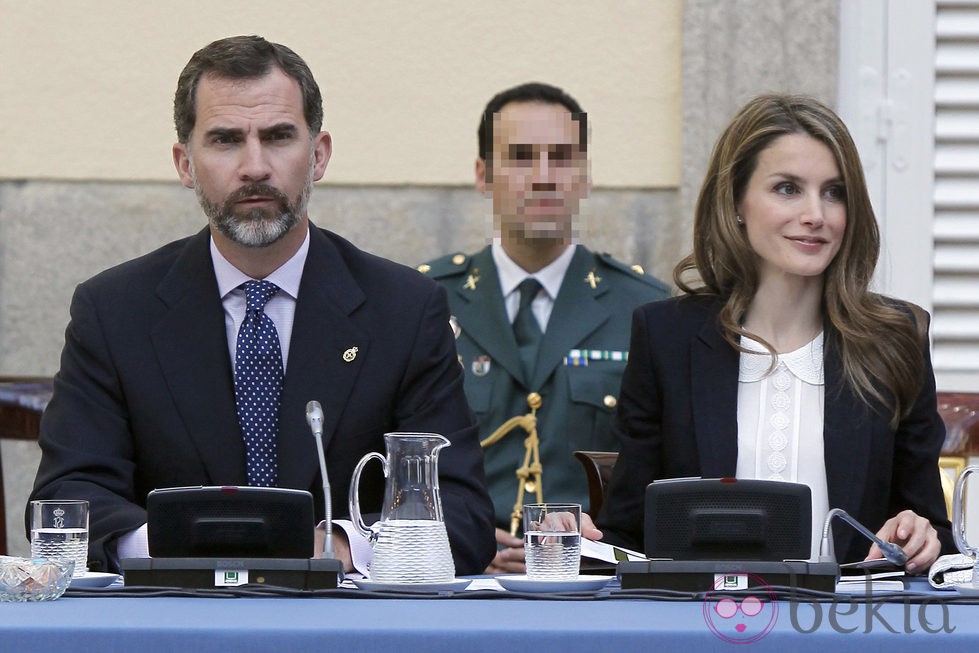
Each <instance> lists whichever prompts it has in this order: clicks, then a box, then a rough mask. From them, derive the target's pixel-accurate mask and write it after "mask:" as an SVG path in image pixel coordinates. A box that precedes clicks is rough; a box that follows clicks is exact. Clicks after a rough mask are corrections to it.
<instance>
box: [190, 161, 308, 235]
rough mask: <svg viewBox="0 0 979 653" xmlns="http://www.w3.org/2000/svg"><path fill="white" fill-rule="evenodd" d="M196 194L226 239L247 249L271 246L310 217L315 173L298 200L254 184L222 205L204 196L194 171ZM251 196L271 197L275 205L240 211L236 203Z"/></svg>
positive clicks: (212, 223) (192, 172)
mask: <svg viewBox="0 0 979 653" xmlns="http://www.w3.org/2000/svg"><path fill="white" fill-rule="evenodd" d="M191 174H192V175H193V176H194V192H195V193H197V201H198V202H200V205H201V208H202V209H203V210H204V214H205V215H206V216H207V219H208V222H210V224H211V226H212V227H214V228H215V229H217V230H218V231H219V232H220V233H221V234H223V235H224V236H225V237H226V238H228V239H229V240H231V241H232V242H234V243H237V244H238V245H241V246H243V247H268V246H269V245H271V244H272V243H275V242H277V241H278V240H279V239H281V238H282V237H283V236H285V235H286V234H287V233H289V232H290V231H291V230H292V229H293V227H295V226H296V225H297V224H299V221H300V220H301V219H302V217H303V216H304V215H306V207H307V205H308V204H309V196H310V193H312V190H313V172H312V169H310V171H309V175H308V176H307V177H306V184H305V186H304V187H303V190H302V192H301V193H300V194H299V196H298V197H296V199H295V201H293V202H291V203H290V202H289V198H287V197H286V196H285V195H284V194H283V193H282V192H281V191H280V190H279V189H277V188H275V187H273V186H269V185H268V184H262V183H252V184H248V185H247V186H242V187H241V188H239V189H238V190H236V191H235V192H233V193H231V195H228V197H227V198H225V200H224V202H223V203H221V204H218V203H216V202H212V201H211V200H209V199H208V198H207V197H205V196H204V193H203V191H202V190H201V187H200V185H199V184H198V183H197V176H196V175H194V171H193V169H191ZM249 197H268V198H270V199H272V200H274V204H273V205H272V206H270V207H264V208H257V207H256V208H250V209H246V210H236V207H235V204H236V203H237V202H240V201H241V200H243V199H245V198H249Z"/></svg>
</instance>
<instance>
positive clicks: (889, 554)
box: [877, 542, 908, 567]
mask: <svg viewBox="0 0 979 653" xmlns="http://www.w3.org/2000/svg"><path fill="white" fill-rule="evenodd" d="M877 548H879V549H880V552H881V553H883V554H884V557H885V558H887V561H888V562H890V563H891V564H893V565H897V566H898V567H903V566H904V565H905V564H906V563H907V562H908V554H907V553H905V552H904V549H902V548H901V547H900V545H898V544H895V543H894V542H882V543H878V545H877Z"/></svg>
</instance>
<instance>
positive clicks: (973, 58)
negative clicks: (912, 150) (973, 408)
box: [932, 0, 979, 391]
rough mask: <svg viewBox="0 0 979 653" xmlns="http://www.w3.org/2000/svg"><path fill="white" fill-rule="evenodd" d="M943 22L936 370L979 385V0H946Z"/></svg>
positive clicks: (942, 378) (938, 56)
mask: <svg viewBox="0 0 979 653" xmlns="http://www.w3.org/2000/svg"><path fill="white" fill-rule="evenodd" d="M935 26H936V42H935V45H936V48H935V187H934V202H935V223H934V247H935V268H934V274H935V276H934V295H933V299H934V303H933V313H934V320H933V324H932V337H933V339H934V354H933V356H934V366H935V375H936V377H937V379H938V385H939V388H941V389H948V390H971V391H979V1H962V0H958V1H953V0H941V1H939V2H938V3H937V13H936V21H935Z"/></svg>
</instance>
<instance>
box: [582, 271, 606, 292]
mask: <svg viewBox="0 0 979 653" xmlns="http://www.w3.org/2000/svg"><path fill="white" fill-rule="evenodd" d="M601 282H602V278H601V277H600V276H598V275H596V274H595V270H594V269H592V271H591V272H589V273H588V274H587V275H586V276H585V283H587V284H588V285H589V286H591V287H592V289H593V290H594V289H595V288H596V287H598V284H600V283H601Z"/></svg>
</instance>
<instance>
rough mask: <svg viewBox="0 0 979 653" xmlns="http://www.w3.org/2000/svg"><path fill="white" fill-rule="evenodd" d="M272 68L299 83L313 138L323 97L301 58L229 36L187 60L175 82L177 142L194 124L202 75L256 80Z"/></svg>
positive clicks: (279, 48) (320, 122)
mask: <svg viewBox="0 0 979 653" xmlns="http://www.w3.org/2000/svg"><path fill="white" fill-rule="evenodd" d="M272 66H276V67H277V68H279V70H281V71H282V72H283V73H285V74H286V75H288V76H289V77H291V78H293V79H294V80H296V81H297V82H298V83H299V89H300V90H301V91H302V97H303V114H304V116H305V117H306V125H307V126H308V127H309V131H310V132H311V133H312V134H317V133H319V131H320V128H321V127H322V126H323V96H322V95H320V87H319V86H317V84H316V80H315V79H313V73H312V72H311V71H310V70H309V66H307V65H306V62H305V61H303V59H302V57H300V56H299V55H298V54H296V53H295V52H293V51H292V50H290V49H289V48H287V47H286V46H284V45H279V44H278V43H270V42H268V41H266V40H265V39H263V38H262V37H261V36H232V37H229V38H226V39H220V40H218V41H214V42H213V43H210V44H208V45H206V46H204V47H203V48H201V49H200V50H198V51H197V52H195V53H194V56H193V57H191V58H190V61H188V62H187V65H186V66H184V69H183V72H181V73H180V78H179V79H178V80H177V92H176V94H174V97H173V123H174V125H175V126H176V128H177V140H178V141H179V142H181V143H186V142H187V140H188V139H189V138H190V132H191V131H192V130H193V129H194V124H195V123H196V122H197V107H196V96H197V86H198V84H199V83H200V81H201V78H203V77H204V76H205V75H213V76H214V77H220V78H224V79H257V78H259V77H264V76H265V75H267V74H268V73H269V72H270V71H271V69H272Z"/></svg>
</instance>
